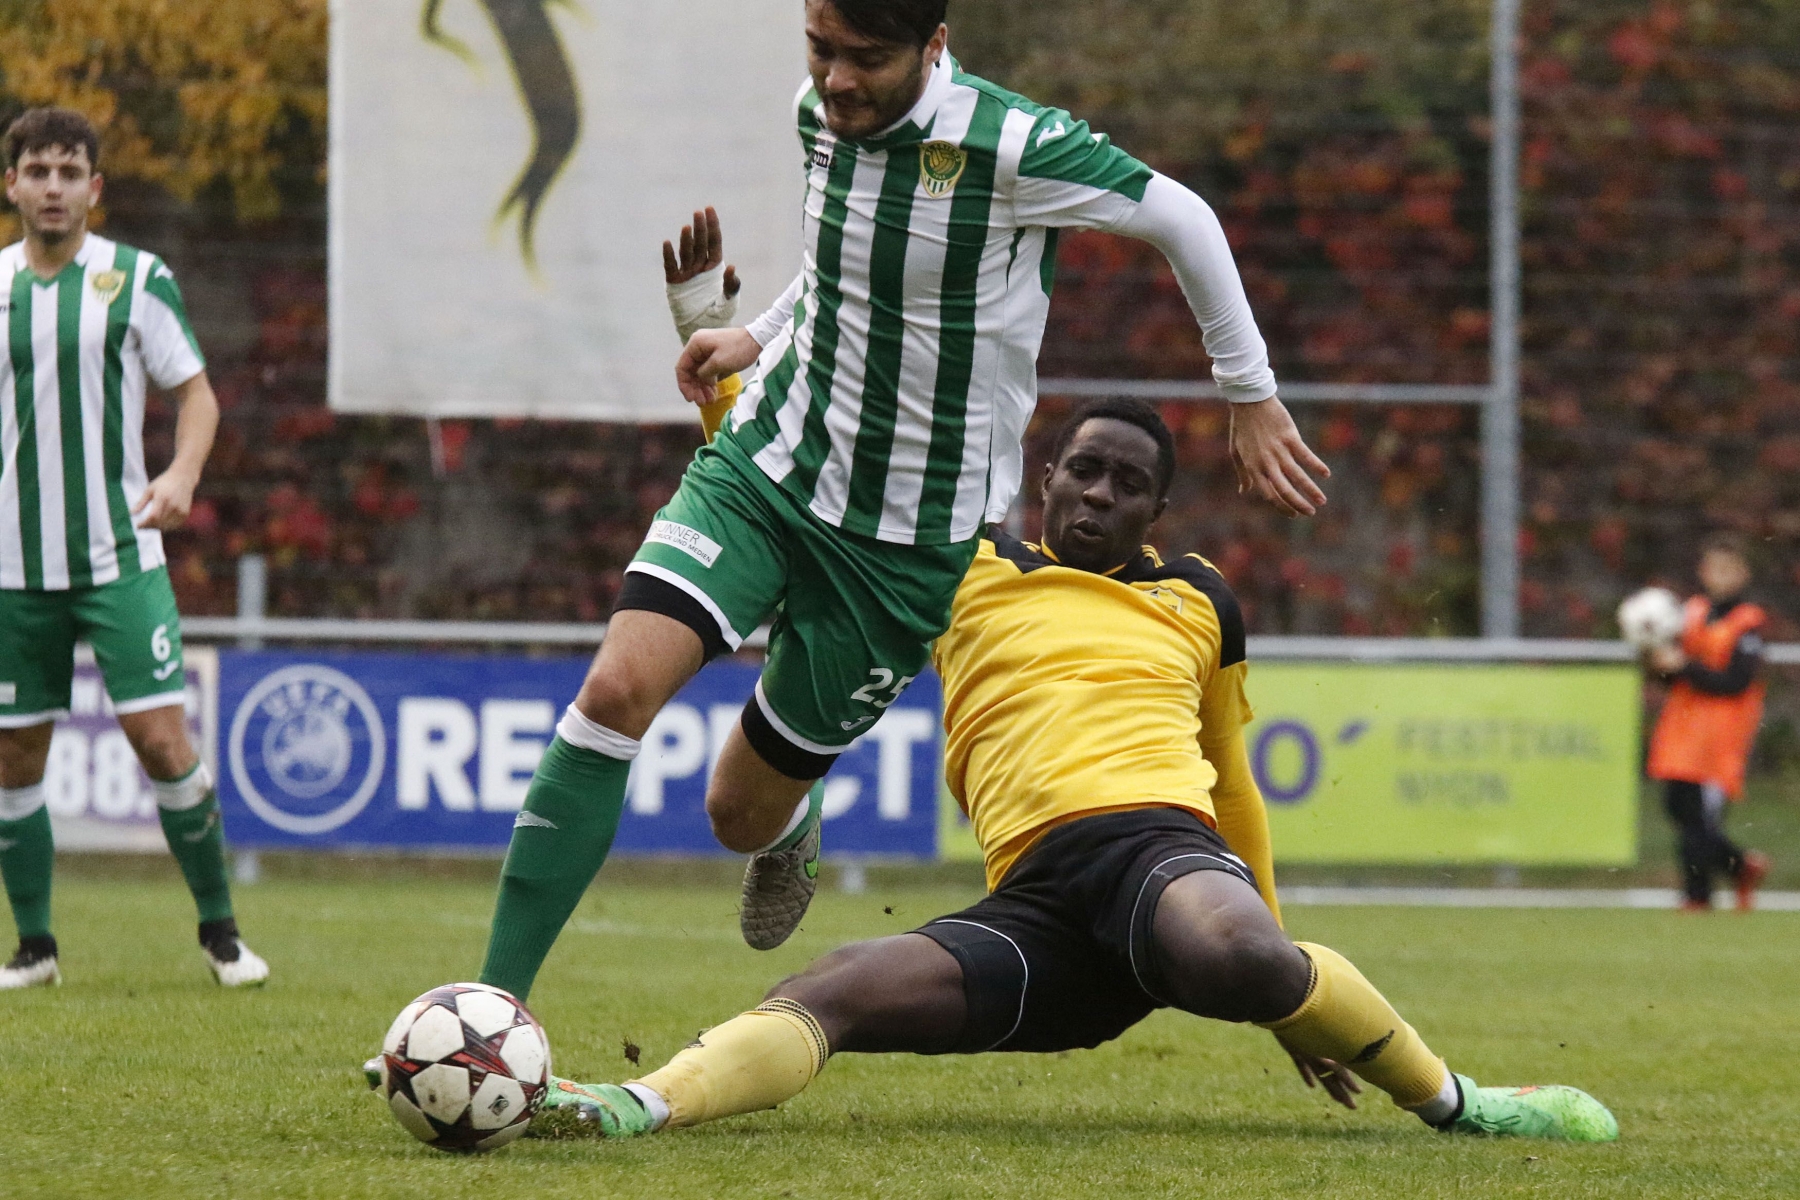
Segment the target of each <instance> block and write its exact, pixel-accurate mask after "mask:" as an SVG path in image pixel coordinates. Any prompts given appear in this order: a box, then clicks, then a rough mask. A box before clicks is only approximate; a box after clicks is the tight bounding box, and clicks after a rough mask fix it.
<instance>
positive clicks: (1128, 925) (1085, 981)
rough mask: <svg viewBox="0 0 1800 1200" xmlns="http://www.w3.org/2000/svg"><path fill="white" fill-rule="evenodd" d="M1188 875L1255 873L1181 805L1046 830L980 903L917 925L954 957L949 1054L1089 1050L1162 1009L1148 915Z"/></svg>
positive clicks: (1109, 815) (1250, 881) (1105, 816)
mask: <svg viewBox="0 0 1800 1200" xmlns="http://www.w3.org/2000/svg"><path fill="white" fill-rule="evenodd" d="M1194 871H1225V872H1227V873H1229V874H1232V875H1235V876H1237V877H1238V878H1239V879H1242V880H1243V881H1244V882H1246V883H1248V884H1250V885H1251V886H1252V887H1254V886H1256V879H1255V877H1254V876H1253V875H1252V874H1251V872H1250V868H1249V867H1247V866H1246V865H1244V862H1243V860H1242V859H1240V858H1238V857H1237V855H1235V854H1233V853H1231V851H1230V850H1229V849H1227V848H1226V845H1225V839H1224V838H1221V837H1220V836H1219V835H1218V834H1217V833H1215V832H1214V831H1213V830H1212V829H1210V828H1209V827H1208V826H1207V824H1206V823H1205V822H1204V821H1202V820H1201V819H1200V818H1199V817H1197V816H1195V815H1194V814H1192V813H1189V812H1185V811H1183V810H1181V809H1178V808H1142V809H1134V810H1132V811H1130V812H1122V813H1107V814H1102V815H1100V816H1095V817H1084V818H1082V819H1081V820H1079V821H1071V822H1069V823H1068V824H1067V825H1059V826H1057V827H1056V828H1055V829H1052V830H1051V831H1050V832H1049V833H1047V834H1045V835H1044V837H1043V839H1042V840H1041V841H1039V842H1038V844H1037V845H1035V846H1033V847H1032V848H1031V850H1030V851H1028V852H1027V853H1026V855H1025V857H1024V858H1022V859H1020V860H1019V861H1018V862H1017V863H1015V864H1013V868H1012V870H1010V871H1008V872H1007V873H1006V878H1005V879H1003V880H1001V881H1000V886H999V887H998V888H996V889H995V890H994V892H993V893H992V894H991V895H989V896H987V897H986V898H984V899H983V900H981V901H980V902H979V903H977V904H975V905H973V906H971V907H969V908H965V909H964V910H963V911H961V912H959V913H953V914H951V915H950V916H947V917H939V918H938V919H937V920H935V921H932V922H931V923H930V924H928V925H925V926H924V927H923V928H920V929H918V930H915V932H917V933H922V934H924V935H925V936H926V937H928V938H930V939H931V940H932V941H934V942H936V943H937V944H938V945H940V946H942V947H943V948H944V949H946V950H948V951H949V952H950V953H951V954H953V955H955V956H956V960H957V961H958V962H959V963H961V964H962V969H963V994H964V996H965V997H966V998H967V1000H968V1006H969V1017H968V1021H967V1022H966V1023H965V1024H964V1026H963V1033H962V1037H961V1039H960V1040H959V1041H958V1042H957V1044H956V1045H955V1046H954V1047H952V1049H951V1051H950V1052H951V1053H953V1054H979V1053H982V1052H983V1051H988V1050H1030V1051H1050V1050H1076V1049H1090V1048H1092V1047H1094V1046H1098V1045H1100V1043H1102V1042H1108V1041H1111V1040H1112V1039H1113V1038H1116V1037H1118V1036H1119V1035H1120V1034H1121V1033H1124V1032H1125V1031H1126V1030H1127V1029H1129V1028H1131V1027H1132V1026H1133V1025H1135V1024H1137V1023H1138V1022H1139V1021H1141V1020H1143V1019H1144V1018H1145V1017H1146V1016H1148V1015H1149V1014H1150V1013H1151V1012H1152V1011H1153V1010H1155V1009H1158V1008H1163V1007H1165V1006H1166V1005H1167V1001H1166V1000H1164V999H1162V997H1163V996H1165V995H1166V994H1167V989H1166V988H1165V987H1164V986H1163V984H1162V979H1161V976H1160V972H1159V971H1158V969H1157V966H1156V961H1155V955H1154V954H1153V952H1152V946H1151V923H1152V921H1153V920H1154V919H1155V917H1156V905H1157V902H1158V901H1159V900H1161V899H1162V893H1163V889H1164V888H1166V887H1168V886H1169V884H1170V883H1172V882H1174V881H1175V880H1177V879H1179V878H1181V877H1182V876H1183V875H1187V874H1190V873H1191V872H1194Z"/></svg>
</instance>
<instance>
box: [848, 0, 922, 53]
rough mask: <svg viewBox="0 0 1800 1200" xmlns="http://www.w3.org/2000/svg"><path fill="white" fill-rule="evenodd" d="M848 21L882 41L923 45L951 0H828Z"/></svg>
mask: <svg viewBox="0 0 1800 1200" xmlns="http://www.w3.org/2000/svg"><path fill="white" fill-rule="evenodd" d="M826 2H827V3H828V4H830V5H831V7H833V8H835V9H837V13H838V16H840V17H842V18H844V23H845V24H846V25H848V26H850V28H852V29H854V30H856V32H858V33H860V34H862V35H863V36H864V37H869V38H874V39H875V40H876V41H878V42H905V43H907V44H909V45H913V46H923V45H924V44H925V43H926V42H929V41H930V40H931V35H932V34H934V33H936V32H937V27H938V26H939V25H942V24H943V23H944V10H945V8H947V7H948V6H949V0H826Z"/></svg>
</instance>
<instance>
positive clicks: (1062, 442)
mask: <svg viewBox="0 0 1800 1200" xmlns="http://www.w3.org/2000/svg"><path fill="white" fill-rule="evenodd" d="M1101 420H1105V421H1123V422H1125V423H1126V424H1127V425H1136V426H1137V427H1138V428H1139V429H1141V430H1143V431H1144V432H1145V433H1147V434H1149V435H1150V437H1151V439H1152V440H1153V441H1155V442H1156V497H1157V499H1159V500H1160V499H1162V498H1163V497H1164V496H1167V495H1168V494H1169V484H1170V483H1172V482H1174V479H1175V435H1174V434H1172V433H1170V432H1169V427H1168V425H1166V424H1164V423H1163V419H1162V414H1161V413H1159V412H1157V411H1156V409H1155V408H1154V407H1152V406H1151V405H1148V404H1145V403H1144V402H1143V401H1142V400H1133V399H1132V398H1130V397H1129V396H1119V397H1115V398H1113V399H1109V400H1093V401H1089V402H1088V403H1087V404H1084V405H1082V406H1081V407H1080V408H1078V409H1076V410H1075V415H1074V416H1072V417H1070V418H1069V419H1068V421H1067V423H1065V424H1064V425H1063V427H1062V428H1061V429H1059V430H1057V431H1056V445H1054V446H1052V447H1051V449H1050V461H1051V463H1052V464H1055V463H1059V462H1061V461H1062V456H1063V451H1065V450H1067V449H1068V448H1069V443H1070V442H1072V441H1074V440H1075V435H1076V434H1077V433H1078V432H1080V430H1081V427H1082V426H1083V425H1086V424H1087V423H1088V422H1089V421H1101Z"/></svg>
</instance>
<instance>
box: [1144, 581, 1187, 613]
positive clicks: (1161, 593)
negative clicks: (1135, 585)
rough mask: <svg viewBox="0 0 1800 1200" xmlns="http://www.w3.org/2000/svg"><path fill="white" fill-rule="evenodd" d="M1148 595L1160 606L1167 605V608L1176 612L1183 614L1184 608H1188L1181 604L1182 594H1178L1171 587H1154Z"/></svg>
mask: <svg viewBox="0 0 1800 1200" xmlns="http://www.w3.org/2000/svg"><path fill="white" fill-rule="evenodd" d="M1148 595H1149V597H1150V598H1151V599H1152V600H1155V601H1157V602H1158V603H1160V604H1163V605H1166V606H1167V607H1169V608H1172V609H1174V610H1175V611H1176V612H1181V611H1182V610H1183V609H1184V608H1186V607H1187V606H1186V605H1184V604H1183V603H1182V602H1181V593H1180V592H1177V591H1176V590H1175V589H1174V588H1171V587H1162V586H1160V585H1159V586H1157V587H1153V588H1151V589H1150V591H1149V593H1148Z"/></svg>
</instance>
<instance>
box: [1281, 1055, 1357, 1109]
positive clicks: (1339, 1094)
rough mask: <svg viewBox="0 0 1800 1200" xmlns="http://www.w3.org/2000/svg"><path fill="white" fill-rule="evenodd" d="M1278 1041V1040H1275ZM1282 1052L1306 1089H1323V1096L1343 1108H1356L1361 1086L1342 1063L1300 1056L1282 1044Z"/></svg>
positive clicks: (1353, 1074)
mask: <svg viewBox="0 0 1800 1200" xmlns="http://www.w3.org/2000/svg"><path fill="white" fill-rule="evenodd" d="M1276 1040H1277V1041H1279V1040H1280V1039H1279V1038H1278V1039H1276ZM1281 1048H1282V1049H1283V1050H1286V1051H1287V1052H1288V1057H1289V1058H1291V1059H1293V1060H1294V1068H1295V1069H1296V1070H1297V1071H1299V1072H1300V1081H1301V1082H1302V1083H1304V1084H1305V1085H1306V1086H1307V1087H1321V1086H1322V1087H1324V1089H1325V1094H1326V1095H1327V1096H1330V1097H1331V1098H1332V1099H1333V1100H1336V1101H1337V1102H1338V1103H1339V1104H1341V1105H1343V1106H1344V1107H1345V1108H1349V1109H1354V1108H1355V1107H1356V1097H1358V1096H1359V1095H1361V1094H1362V1084H1361V1083H1360V1082H1358V1081H1357V1078H1356V1075H1355V1073H1354V1072H1352V1071H1351V1070H1350V1068H1349V1067H1346V1066H1345V1065H1344V1064H1343V1063H1337V1062H1332V1061H1331V1060H1330V1059H1329V1058H1315V1057H1314V1056H1312V1055H1310V1054H1302V1053H1300V1052H1299V1051H1298V1050H1295V1049H1293V1048H1292V1047H1290V1046H1288V1045H1286V1044H1285V1043H1283V1045H1282V1047H1281Z"/></svg>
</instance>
